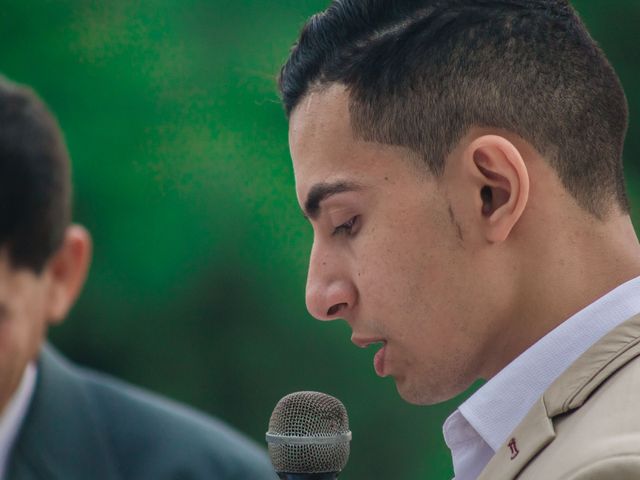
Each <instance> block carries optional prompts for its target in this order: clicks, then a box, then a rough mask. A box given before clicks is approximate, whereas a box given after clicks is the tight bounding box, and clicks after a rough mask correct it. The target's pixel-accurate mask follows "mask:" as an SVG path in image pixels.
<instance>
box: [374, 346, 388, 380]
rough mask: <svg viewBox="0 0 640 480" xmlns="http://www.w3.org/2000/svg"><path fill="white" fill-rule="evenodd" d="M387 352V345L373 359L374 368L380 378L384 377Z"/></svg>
mask: <svg viewBox="0 0 640 480" xmlns="http://www.w3.org/2000/svg"><path fill="white" fill-rule="evenodd" d="M386 350H387V345H386V344H385V345H383V346H382V348H381V349H380V350H378V352H377V353H376V356H375V357H373V368H375V370H376V375H378V376H379V377H384V376H385V374H384V354H385V352H386Z"/></svg>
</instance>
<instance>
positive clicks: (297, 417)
mask: <svg viewBox="0 0 640 480" xmlns="http://www.w3.org/2000/svg"><path fill="white" fill-rule="evenodd" d="M266 438H267V443H268V447H269V456H270V457H271V462H272V463H273V466H274V467H275V470H276V471H277V472H287V473H325V472H340V471H341V470H342V469H343V468H344V467H345V465H346V464H347V460H348V459H349V442H350V440H351V431H350V430H349V417H348V416H347V410H346V409H345V408H344V405H343V404H342V402H341V401H340V400H338V399H337V398H334V397H332V396H331V395H327V394H326V393H320V392H296V393H291V394H289V395H287V396H285V397H283V398H282V399H281V400H280V401H279V402H278V404H277V405H276V407H275V408H274V410H273V413H272V414H271V419H270V420H269V431H268V432H267V435H266Z"/></svg>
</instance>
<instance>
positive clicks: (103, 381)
mask: <svg viewBox="0 0 640 480" xmlns="http://www.w3.org/2000/svg"><path fill="white" fill-rule="evenodd" d="M69 169H70V166H69V158H68V154H67V150H66V147H65V145H64V141H63V138H62V134H61V132H60V130H59V128H58V125H57V123H56V121H55V119H54V118H53V116H52V115H51V114H50V113H49V112H48V110H47V108H46V107H45V105H44V104H43V103H42V102H41V101H40V100H39V99H38V98H37V96H36V95H35V94H34V93H33V92H32V91H30V90H29V89H27V88H25V87H22V86H18V85H16V84H14V83H12V82H10V81H9V80H7V79H6V78H4V77H0V478H6V479H10V480H13V479H43V480H45V479H46V480H49V479H82V480H85V479H118V478H122V479H125V478H127V479H154V480H155V479H178V478H184V479H187V478H188V479H203V480H205V479H206V480H212V479H221V480H222V479H228V480H231V479H233V480H247V479H258V480H259V479H265V480H266V479H273V478H275V474H274V473H273V470H272V467H271V465H270V463H269V461H268V459H267V458H266V456H265V455H264V454H263V452H261V451H260V450H259V449H258V448H257V447H256V446H254V445H253V444H252V443H251V442H250V441H249V440H248V439H246V438H244V437H243V436H242V435H240V434H239V433H237V432H235V431H233V430H232V429H230V428H229V427H227V426H225V425H224V424H222V423H221V422H219V421H216V420H214V419H211V418H209V417H207V416H205V415H203V414H200V413H197V412H195V411H192V410H190V409H188V408H186V407H183V406H180V405H178V404H175V403H172V402H170V401H169V400H165V399H162V398H159V397H157V396H153V395H151V394H149V393H145V392H142V391H141V390H138V389H136V388H135V387H132V386H129V385H126V384H124V383H121V382H119V381H117V380H114V379H110V378H108V377H106V376H103V375H100V374H98V373H93V372H90V371H87V370H83V369H80V368H78V367H76V366H73V365H72V364H70V363H69V362H68V361H66V360H65V359H64V358H63V357H62V356H61V355H60V354H58V353H57V352H55V351H54V349H53V348H52V347H51V346H49V345H46V344H45V343H44V342H45V335H46V331H47V327H48V326H49V325H52V324H56V323H60V322H62V321H63V320H64V318H65V316H66V315H67V313H68V311H69V309H70V308H71V307H72V305H73V303H74V301H75V299H76V297H77V296H78V294H79V292H80V290H81V288H82V285H83V283H84V281H85V277H86V274H87V270H88V267H89V262H90V257H91V239H90V236H89V233H88V232H87V231H86V230H85V229H84V228H83V227H81V226H79V225H72V224H70V218H71V185H70V172H69Z"/></svg>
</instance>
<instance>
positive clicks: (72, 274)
mask: <svg viewBox="0 0 640 480" xmlns="http://www.w3.org/2000/svg"><path fill="white" fill-rule="evenodd" d="M91 247H92V242H91V235H90V234H89V232H88V231H87V230H86V229H85V228H84V227H82V226H80V225H70V226H69V227H67V230H66V232H65V236H64V241H63V243H62V246H61V247H60V249H59V250H58V251H57V252H56V253H55V254H54V255H53V256H52V257H51V259H50V260H49V262H48V264H47V266H46V270H47V272H46V273H47V275H49V277H50V278H49V281H50V284H49V308H48V319H49V322H50V323H60V322H61V321H62V320H64V318H65V317H66V316H67V313H68V312H69V310H70V309H71V307H72V306H73V304H74V302H75V300H76V298H77V297H78V295H79V294H80V291H81V290H82V286H83V285H84V282H85V279H86V277H87V272H88V270H89V264H90V263H91V250H92V248H91Z"/></svg>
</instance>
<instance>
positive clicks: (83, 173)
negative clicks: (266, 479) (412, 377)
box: [0, 0, 640, 480]
mask: <svg viewBox="0 0 640 480" xmlns="http://www.w3.org/2000/svg"><path fill="white" fill-rule="evenodd" d="M326 4H327V2H326V1H320V0H272V1H268V2H266V1H265V2H262V1H252V0H233V1H231V0H137V1H129V0H109V1H97V0H56V1H46V0H2V4H1V8H0V71H2V72H4V73H5V74H6V75H8V76H9V77H11V78H13V79H15V80H17V81H20V82H23V83H27V84H30V85H32V86H33V87H34V88H35V89H36V90H37V91H38V92H39V93H40V94H41V95H42V96H43V97H44V99H45V100H46V101H47V102H48V103H49V105H50V106H51V108H52V109H53V110H54V111H55V112H56V114H57V116H58V118H59V120H60V122H61V124H62V127H63V129H64V131H65V133H66V137H67V140H68V144H69V148H70V151H71V153H72V157H73V161H74V181H75V186H76V189H75V218H76V220H77V221H79V222H81V223H83V224H85V225H86V226H88V227H89V229H90V230H91V232H92V233H93V236H94V240H95V259H94V262H93V267H92V273H91V276H90V280H89V282H88V285H87V287H86V289H85V291H84V294H83V296H82V298H81V299H80V301H79V302H78V305H77V307H76V308H75V310H74V311H73V314H72V315H71V318H69V319H68V321H67V322H66V324H65V325H64V326H62V327H60V328H59V329H56V330H55V331H53V332H52V338H53V340H54V343H56V344H57V345H58V346H59V347H60V348H61V349H62V350H63V351H64V352H65V353H67V355H69V356H70V357H71V358H73V359H74V360H77V361H78V362H81V363H84V364H86V365H90V366H93V367H96V368H100V369H103V370H105V371H108V372H111V373H113V374H115V375H118V376H120V377H123V378H125V379H128V380H130V381H132V382H135V383H138V384H140V385H143V386H146V387H148V388H150V389H153V390H155V391H158V392H162V393H164V394H166V395H169V396H171V397H173V398H176V399H179V400H182V401H184V402H187V403H190V404H192V405H195V406H196V407H198V408H200V409H203V410H205V411H207V412H210V413H212V414H215V415H218V416H219V417H221V418H223V419H225V420H227V421H229V422H230V423H232V424H234V425H236V426H237V427H239V428H240V429H242V430H244V431H246V432H247V433H249V434H250V435H251V436H252V437H253V438H255V439H256V440H257V441H260V442H261V441H262V439H263V434H264V431H265V430H266V426H267V420H268V417H269V415H270V413H271V409H272V408H273V406H274V405H275V403H276V401H277V400H278V399H279V398H280V397H281V396H282V395H284V394H286V393H288V392H291V391H295V390H301V389H313V390H321V391H326V392H328V393H331V394H334V395H336V396H337V397H339V398H341V399H342V400H343V401H344V403H345V404H346V406H347V408H348V409H349V410H350V415H351V422H352V429H353V431H354V440H353V453H352V457H351V461H350V463H349V466H348V467H347V470H346V471H345V473H344V477H345V478H348V479H352V480H356V479H383V478H401V479H417V478H425V479H427V478H428V479H444V478H450V477H451V467H450V460H449V454H448V451H447V449H446V447H445V446H444V443H443V441H442V438H441V424H442V422H443V420H444V419H445V418H446V416H447V414H448V413H449V412H450V411H452V410H453V409H454V408H455V406H456V405H457V403H458V402H459V401H460V399H456V400H454V401H451V402H448V403H446V404H444V405H439V406H435V407H423V408H418V407H412V406H409V405H407V404H405V403H404V402H403V401H402V400H401V399H400V398H399V397H398V395H397V393H396V391H395V387H394V385H393V383H392V381H390V380H386V381H381V380H379V379H377V378H376V377H375V375H374V373H373V369H372V367H371V357H372V352H367V351H361V350H358V349H356V348H355V347H353V345H351V343H350V341H349V336H350V332H349V330H348V328H347V327H346V326H345V325H343V324H340V325H331V327H329V326H327V325H324V324H321V323H320V322H315V321H312V320H311V319H310V317H309V315H308V314H307V313H306V310H305V306H304V283H305V273H306V272H305V269H306V257H307V254H308V250H309V247H310V244H311V231H310V228H309V227H308V226H307V225H306V223H305V221H304V219H303V218H302V215H301V214H300V212H299V209H298V206H297V202H296V198H295V193H294V186H293V174H292V169H291V164H290V159H289V154H288V147H287V124H286V121H285V118H284V115H283V113H282V110H281V107H280V104H279V101H278V97H277V94H276V88H275V81H274V79H275V76H276V73H277V71H278V69H279V66H280V65H281V63H282V62H283V61H284V60H285V58H286V56H287V53H288V50H289V47H290V45H291V43H292V42H293V41H294V39H295V38H296V35H297V33H298V30H299V28H300V26H301V25H302V23H303V21H304V20H305V18H307V17H308V16H309V15H311V14H312V13H314V12H316V11H318V10H321V9H323V8H324V7H325V6H326ZM575 4H576V6H577V8H578V9H579V10H580V11H581V12H582V14H583V15H584V18H585V21H586V23H587V24H588V25H589V26H590V28H591V30H592V32H593V35H594V37H595V38H597V39H598V40H599V41H600V42H601V44H602V46H603V48H604V50H605V51H606V52H607V53H608V55H609V57H610V58H611V60H612V62H613V63H614V64H615V66H616V68H617V70H618V72H619V74H620V76H621V78H622V81H623V83H624V85H625V87H626V91H627V94H628V98H629V103H630V106H631V114H632V123H631V130H630V134H629V138H628V141H627V149H626V156H625V162H626V166H627V172H628V181H629V182H628V183H629V187H630V190H631V192H632V201H633V203H634V205H635V208H634V211H637V209H638V206H639V205H640V190H639V187H638V181H637V177H638V175H639V174H640V169H639V167H638V164H637V161H636V159H638V158H639V156H640V135H639V132H640V126H639V122H640V98H639V95H640V61H639V60H638V56H637V45H638V40H639V39H638V25H640V2H638V1H637V0H610V1H600V0H580V1H578V0H576V2H575ZM636 218H637V217H636Z"/></svg>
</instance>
